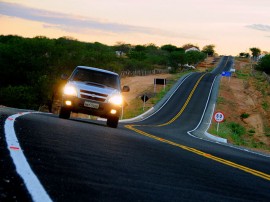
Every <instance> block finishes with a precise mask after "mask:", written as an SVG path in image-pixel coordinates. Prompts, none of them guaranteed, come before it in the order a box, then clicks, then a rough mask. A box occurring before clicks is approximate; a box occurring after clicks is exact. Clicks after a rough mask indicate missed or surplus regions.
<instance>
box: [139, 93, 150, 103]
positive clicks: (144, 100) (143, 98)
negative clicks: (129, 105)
mask: <svg viewBox="0 0 270 202" xmlns="http://www.w3.org/2000/svg"><path fill="white" fill-rule="evenodd" d="M141 100H142V101H143V102H147V100H149V97H148V96H147V95H142V96H141Z"/></svg>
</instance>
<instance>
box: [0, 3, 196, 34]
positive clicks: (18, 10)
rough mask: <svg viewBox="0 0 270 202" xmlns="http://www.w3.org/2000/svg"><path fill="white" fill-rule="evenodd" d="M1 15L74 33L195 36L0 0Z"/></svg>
mask: <svg viewBox="0 0 270 202" xmlns="http://www.w3.org/2000/svg"><path fill="white" fill-rule="evenodd" d="M1 15H3V16H9V17H16V18H20V19H25V20H30V21H36V22H40V23H43V27H44V28H55V29H60V30H64V31H68V32H74V33H89V30H100V31H105V32H109V33H115V34H118V33H142V34H148V35H159V36H160V35H163V36H166V37H184V38H191V37H194V36H190V35H189V34H184V33H173V32H170V31H166V30H162V29H158V28H152V27H144V26H134V25H127V24H120V23H114V22H104V21H101V20H97V19H94V18H89V17H84V16H77V15H72V14H65V13H60V12H52V11H48V10H43V9H36V8H31V7H27V6H23V5H20V4H16V3H8V2H0V16H1Z"/></svg>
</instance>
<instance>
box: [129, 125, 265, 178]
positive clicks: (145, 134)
mask: <svg viewBox="0 0 270 202" xmlns="http://www.w3.org/2000/svg"><path fill="white" fill-rule="evenodd" d="M134 126H135V125H126V126H125V127H126V128H128V129H130V130H133V131H135V132H137V133H139V134H141V135H144V136H146V137H149V138H152V139H154V140H157V141H159V142H163V143H166V144H169V145H172V146H175V147H178V148H181V149H183V150H186V151H189V152H192V153H194V154H197V155H199V156H203V157H205V158H208V159H212V160H213V161H217V162H219V163H222V164H225V165H228V166H230V167H233V168H237V169H239V170H242V171H244V172H247V173H250V174H252V175H255V176H257V177H260V178H263V179H266V180H269V181H270V175H268V174H266V173H263V172H260V171H257V170H254V169H251V168H248V167H246V166H242V165H240V164H237V163H234V162H232V161H228V160H225V159H222V158H219V157H217V156H213V155H211V154H208V153H205V152H203V151H200V150H197V149H194V148H192V147H188V146H185V145H182V144H178V143H176V142H172V141H170V140H167V139H164V138H160V137H157V136H155V135H152V134H150V133H146V132H144V131H142V130H139V129H137V128H134Z"/></svg>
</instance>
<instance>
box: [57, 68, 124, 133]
mask: <svg viewBox="0 0 270 202" xmlns="http://www.w3.org/2000/svg"><path fill="white" fill-rule="evenodd" d="M63 79H67V76H66V78H65V76H63ZM128 91H129V87H128V86H124V87H123V89H122V92H128ZM122 107H123V98H122V95H121V85H120V78H119V75H118V74H116V73H114V72H111V71H107V70H103V69H98V68H94V67H86V66H78V67H76V68H75V70H74V71H73V72H72V74H71V76H70V77H69V78H68V79H67V84H66V85H65V87H64V90H63V97H62V105H61V109H60V113H59V117H60V118H64V119H68V118H70V113H71V112H75V113H84V114H89V115H94V116H98V117H102V118H106V119H107V126H109V127H112V128H117V126H118V121H119V117H120V115H121V112H122V110H123V109H122Z"/></svg>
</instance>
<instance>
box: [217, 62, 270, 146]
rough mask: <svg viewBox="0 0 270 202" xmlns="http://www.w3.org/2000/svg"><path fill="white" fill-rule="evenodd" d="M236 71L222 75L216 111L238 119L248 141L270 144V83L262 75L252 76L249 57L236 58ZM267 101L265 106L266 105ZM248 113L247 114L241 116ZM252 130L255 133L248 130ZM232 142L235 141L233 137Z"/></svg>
mask: <svg viewBox="0 0 270 202" xmlns="http://www.w3.org/2000/svg"><path fill="white" fill-rule="evenodd" d="M235 69H236V73H233V76H232V77H231V78H230V79H229V78H227V77H223V78H222V79H221V84H220V89H219V98H218V104H217V107H216V110H217V111H222V112H224V114H225V118H226V121H229V122H235V123H239V124H240V125H242V126H244V127H245V128H246V131H247V134H245V135H244V138H245V139H246V140H247V141H250V140H251V139H253V140H252V141H255V142H258V143H263V144H265V145H266V146H267V147H270V137H269V131H268V128H269V123H270V121H269V117H270V111H269V109H268V107H267V106H268V104H269V103H270V102H269V101H270V99H269V92H270V88H269V83H267V81H266V80H265V79H263V78H262V77H260V78H255V77H254V76H251V75H253V74H251V72H252V69H251V65H250V62H249V61H248V60H242V59H241V60H237V59H236V60H235ZM263 105H265V106H266V107H263ZM243 114H247V115H248V118H241V115H243ZM248 131H252V132H253V134H252V135H250V134H248ZM229 142H231V143H233V142H232V140H231V139H229Z"/></svg>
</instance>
